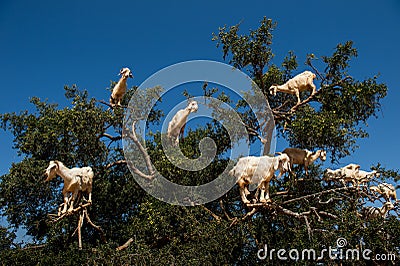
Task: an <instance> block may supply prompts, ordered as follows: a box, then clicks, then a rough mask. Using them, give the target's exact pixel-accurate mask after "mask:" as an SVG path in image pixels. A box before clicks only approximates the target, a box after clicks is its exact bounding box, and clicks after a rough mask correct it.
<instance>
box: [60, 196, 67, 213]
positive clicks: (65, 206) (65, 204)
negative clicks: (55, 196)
mask: <svg viewBox="0 0 400 266" xmlns="http://www.w3.org/2000/svg"><path fill="white" fill-rule="evenodd" d="M63 196H64V208H63V210H62V211H61V213H65V212H66V211H67V206H68V201H69V199H68V192H65V193H63Z"/></svg>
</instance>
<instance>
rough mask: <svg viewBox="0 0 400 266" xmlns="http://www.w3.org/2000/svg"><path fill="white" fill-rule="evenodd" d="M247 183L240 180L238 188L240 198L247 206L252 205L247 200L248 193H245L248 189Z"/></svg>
mask: <svg viewBox="0 0 400 266" xmlns="http://www.w3.org/2000/svg"><path fill="white" fill-rule="evenodd" d="M246 185H247V184H245V182H244V181H243V180H239V182H238V186H239V193H240V197H241V198H242V202H243V203H245V204H247V203H250V201H249V200H248V199H247V198H246V193H245V188H246Z"/></svg>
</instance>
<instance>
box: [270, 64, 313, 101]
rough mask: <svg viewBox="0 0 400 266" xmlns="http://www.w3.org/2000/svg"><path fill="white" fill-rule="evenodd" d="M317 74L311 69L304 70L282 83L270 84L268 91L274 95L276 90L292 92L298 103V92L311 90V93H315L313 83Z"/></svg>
mask: <svg viewBox="0 0 400 266" xmlns="http://www.w3.org/2000/svg"><path fill="white" fill-rule="evenodd" d="M316 77H317V76H316V75H315V74H314V73H312V72H311V71H304V72H303V73H300V74H298V75H297V76H295V77H293V78H291V79H289V80H288V81H287V82H286V83H285V84H283V85H272V86H271V87H270V88H269V91H270V93H271V94H272V95H273V96H275V95H276V92H278V91H279V92H284V93H288V94H294V95H296V97H297V104H299V103H300V92H302V91H311V95H313V94H315V93H316V89H317V88H316V87H315V85H314V83H313V81H314V79H315V78H316Z"/></svg>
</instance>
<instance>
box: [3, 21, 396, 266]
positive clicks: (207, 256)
mask: <svg viewBox="0 0 400 266" xmlns="http://www.w3.org/2000/svg"><path fill="white" fill-rule="evenodd" d="M276 26H277V24H276V23H275V22H273V21H272V20H270V19H267V18H264V19H263V20H262V21H261V22H260V26H259V27H258V28H257V29H256V30H252V31H250V32H249V33H247V34H245V33H243V34H242V33H241V31H240V25H235V26H231V27H227V26H224V27H222V28H219V31H218V32H217V33H214V34H213V41H215V42H216V45H217V47H220V48H222V56H223V59H224V60H226V62H227V63H229V64H231V65H233V66H234V67H235V68H238V69H240V70H242V71H244V72H246V73H247V74H248V75H249V76H250V77H251V78H252V79H253V80H254V82H255V83H256V84H257V85H258V87H259V88H260V89H261V90H262V92H263V93H264V97H266V98H267V99H268V102H269V105H270V107H271V110H272V114H273V117H274V120H275V124H276V128H277V132H278V137H279V139H281V140H285V141H287V143H289V145H290V146H291V147H298V148H307V149H309V150H316V149H324V150H326V151H327V152H328V158H329V160H330V161H331V162H332V163H337V162H340V160H341V159H343V158H345V157H346V156H349V155H350V154H352V153H353V152H354V151H355V149H356V148H357V145H356V143H357V140H359V139H360V138H367V137H368V133H367V131H366V123H367V121H368V119H369V118H371V117H378V116H377V114H378V112H379V110H380V101H381V99H383V98H384V97H385V96H386V93H387V86H386V85H385V84H383V83H381V82H380V81H379V78H378V77H377V76H375V77H371V78H367V79H365V80H357V79H356V78H354V77H353V76H352V73H351V64H350V63H351V59H352V58H354V57H356V56H358V53H357V49H356V48H355V47H353V43H352V41H348V42H346V43H341V44H338V45H337V46H336V47H335V48H334V51H333V53H332V54H331V55H315V54H313V53H312V51H310V53H309V54H308V55H306V60H305V62H304V63H305V65H301V66H299V62H298V59H297V56H296V55H295V54H294V53H293V52H291V51H289V52H288V55H287V56H286V57H285V58H284V60H283V62H282V63H281V64H276V63H274V62H275V61H274V60H273V59H274V54H273V52H272V48H271V45H272V41H273V35H272V33H273V30H274V29H275V28H276ZM305 69H307V70H310V71H312V72H314V73H315V74H316V75H317V80H316V82H315V84H316V85H317V92H316V93H315V94H313V95H310V94H309V93H308V92H304V93H302V94H301V102H300V103H299V104H297V99H296V97H295V96H293V95H288V94H285V93H277V95H276V96H272V95H270V93H269V88H270V86H271V85H273V84H282V83H284V82H286V81H287V80H289V79H290V78H292V77H293V76H294V75H295V74H297V73H300V72H301V71H302V70H305ZM113 85H114V83H113V84H111V87H112V86H113ZM200 88H201V85H199V90H197V95H195V94H196V92H192V91H190V93H191V94H193V95H190V96H208V97H215V98H218V99H220V100H222V101H224V102H226V103H228V104H230V105H232V107H233V108H235V110H237V113H238V114H239V115H240V117H242V119H243V123H244V124H245V125H246V129H247V130H248V133H249V135H250V139H251V141H252V143H257V142H258V141H260V140H259V139H260V138H262V137H263V136H262V134H263V132H262V131H261V130H260V125H259V124H258V123H257V121H256V120H255V119H254V115H253V114H252V110H250V109H249V106H248V105H247V104H246V103H245V102H244V101H243V100H238V101H236V102H235V101H234V100H233V99H234V97H231V95H229V93H227V92H225V91H224V89H223V88H218V86H217V87H215V88H212V89H209V88H208V87H207V84H204V85H203V90H201V89H200ZM64 90H65V96H66V98H67V99H68V100H69V101H70V104H69V105H68V106H67V107H65V108H60V107H59V106H58V105H56V104H51V103H49V102H47V101H43V100H41V99H39V98H37V97H33V98H32V99H31V103H32V104H33V106H34V111H32V112H28V111H22V112H20V113H6V114H1V115H0V121H1V126H2V128H3V129H4V130H6V131H9V132H11V134H12V135H13V136H14V142H13V143H14V146H13V147H14V149H16V150H17V152H18V155H20V157H21V158H22V159H21V161H19V162H15V163H13V164H12V165H11V166H10V170H9V172H8V173H7V174H5V175H3V176H1V179H0V180H1V181H0V209H1V214H2V215H3V216H4V217H5V218H6V220H7V222H8V224H9V228H8V230H6V228H4V227H2V228H0V229H1V240H0V243H1V247H2V249H1V251H0V256H1V258H2V260H1V262H2V263H3V264H10V265H11V264H24V265H37V264H40V265H42V264H45V263H48V264H71V265H72V264H73V265H79V264H85V265H86V264H88V265H98V264H105V265H123V264H130V265H137V264H149V265H153V264H161V265H172V264H177V265H209V264H216V265H231V264H233V265H254V264H256V263H260V262H262V263H265V264H271V265H277V264H280V263H281V262H282V261H279V260H278V261H277V260H272V261H271V260H269V259H266V260H262V259H260V258H259V256H257V254H258V252H259V250H260V249H264V247H265V245H266V244H267V245H268V247H270V248H271V249H285V250H290V249H294V248H296V249H297V250H302V249H314V250H316V251H321V250H322V249H324V248H327V247H329V246H332V247H336V245H337V239H338V238H344V239H346V240H347V246H346V247H349V248H357V247H358V248H359V247H360V245H364V248H368V249H371V250H372V252H373V254H389V253H393V254H397V255H398V249H399V247H400V239H399V238H398V235H399V233H400V222H399V217H398V208H397V206H396V208H395V209H394V210H392V211H390V212H389V215H388V217H387V218H385V219H384V218H381V219H380V218H378V219H372V220H365V219H363V218H361V217H360V216H359V215H358V213H360V211H361V209H362V208H364V207H365V206H366V205H371V204H372V203H374V205H375V206H380V205H382V202H383V199H382V198H378V197H376V196H375V195H373V194H372V193H371V192H370V191H369V190H368V187H367V186H365V187H361V188H359V189H358V188H356V187H352V186H343V185H342V184H340V183H337V184H336V183H333V182H325V181H324V179H323V176H324V170H325V169H324V167H323V166H322V164H318V163H314V164H313V165H312V166H310V170H309V172H310V173H309V175H308V176H306V175H305V174H304V170H303V168H301V167H294V169H293V173H287V174H286V175H285V177H284V178H282V179H275V180H273V181H272V182H271V186H270V191H271V194H272V200H273V202H272V203H270V204H259V203H256V204H250V205H245V204H243V203H242V202H241V200H240V197H239V192H238V188H237V187H236V186H234V187H233V188H232V189H231V190H230V191H229V192H228V193H227V194H225V195H224V196H222V197H221V198H219V199H217V200H215V201H213V202H209V203H207V204H203V205H196V204H194V205H195V206H187V207H186V206H177V205H170V204H167V203H165V202H163V201H160V200H158V199H156V198H153V197H152V196H151V195H149V194H147V193H146V192H145V191H144V190H143V189H142V188H141V187H140V186H139V185H138V183H137V182H136V181H135V179H134V178H133V176H132V175H139V176H140V173H142V174H143V175H144V176H145V175H148V176H149V179H151V175H152V171H149V170H151V169H149V167H148V166H146V160H139V159H140V158H138V160H137V161H135V162H133V166H134V167H135V168H136V169H137V171H136V173H134V174H132V173H131V171H129V169H128V165H127V163H128V162H127V161H126V160H125V157H124V153H123V148H122V139H123V138H124V137H126V135H124V134H125V133H124V132H125V130H126V128H124V127H125V125H124V123H123V121H124V113H125V111H126V110H127V109H128V108H127V105H128V102H129V99H130V98H131V96H132V95H133V94H135V92H137V90H138V89H137V87H132V88H131V89H130V90H129V91H128V92H127V94H126V95H125V97H124V100H123V104H122V105H123V106H122V107H116V108H109V106H107V105H106V104H104V103H102V102H101V101H100V100H101V99H94V98H90V97H89V92H88V91H87V90H81V89H78V87H77V86H75V85H73V86H65V88H64ZM162 90H163V88H160V87H155V88H152V89H150V90H148V91H147V93H148V94H145V95H141V96H140V97H141V98H140V101H139V102H140V103H141V104H142V106H136V108H137V110H136V111H140V110H142V109H143V108H145V106H147V105H149V104H150V101H151V99H152V96H153V95H158V94H159V93H161V92H162ZM185 95H186V96H188V93H187V92H186V93H184V94H183V95H182V97H183V99H184V97H185ZM106 97H107V96H105V98H106ZM188 97H189V96H188ZM163 118H164V110H163V109H162V104H161V102H160V104H156V105H155V107H154V108H153V109H152V111H151V113H150V116H149V117H148V119H147V121H146V123H147V124H146V127H147V128H148V130H147V132H148V134H147V136H146V138H145V139H140V138H139V139H137V140H136V139H135V138H134V137H135V136H130V137H131V139H132V141H133V143H136V145H139V146H140V145H142V146H145V147H146V149H143V151H142V155H143V158H146V156H148V158H149V159H150V160H151V162H152V166H154V168H155V169H157V171H158V172H160V173H162V174H163V175H164V176H166V177H167V178H168V179H169V180H171V181H173V182H176V183H179V184H183V185H200V184H204V183H207V182H209V181H211V180H213V179H215V178H216V177H217V176H218V175H219V174H220V173H221V172H223V171H224V169H225V168H226V167H227V165H228V163H229V161H230V160H229V159H230V158H229V157H227V155H226V154H227V151H229V150H230V149H231V143H230V141H229V136H227V132H226V130H225V129H224V127H223V125H221V124H220V123H219V122H218V121H217V120H212V121H209V122H207V123H205V124H204V125H203V126H198V127H196V128H195V129H190V130H188V131H187V133H186V135H185V138H184V141H183V142H181V143H180V145H179V148H180V149H181V150H182V153H183V154H185V156H187V157H189V158H198V157H199V156H200V155H201V154H200V150H199V148H198V147H199V143H200V141H201V140H202V139H204V138H205V137H210V138H212V139H213V140H214V142H215V144H216V146H217V152H216V155H215V158H214V159H213V160H212V162H211V163H210V164H209V165H208V166H207V167H206V168H204V169H202V170H201V171H196V172H191V171H185V170H182V169H180V168H179V167H176V166H175V165H174V164H173V163H171V162H170V161H169V160H168V158H167V156H166V155H165V151H164V150H163V146H162V134H163V133H164V132H160V130H159V129H158V127H157V126H158V125H159V123H160V122H161V121H162V120H163ZM128 135H129V134H128ZM128 137H129V136H128ZM138 143H139V144H138ZM143 158H141V159H143ZM55 159H56V160H60V161H62V162H63V163H64V164H65V165H68V166H70V167H74V166H79V167H80V166H91V167H92V168H93V169H94V172H95V177H94V184H93V196H92V199H93V204H92V205H91V206H90V207H88V212H89V213H90V217H91V219H92V221H93V222H94V223H96V224H97V225H98V226H100V227H101V229H102V230H103V232H104V233H105V238H103V237H102V236H101V234H100V233H99V232H98V231H97V230H94V228H93V227H85V226H83V227H82V238H83V239H82V240H83V243H84V244H83V249H82V250H78V246H77V243H76V242H77V239H76V235H75V229H76V223H77V216H76V215H70V216H67V217H65V218H64V219H61V220H59V221H57V222H56V223H54V222H53V221H52V220H51V219H49V214H52V213H55V212H56V209H57V207H58V205H59V204H60V203H61V202H62V198H61V192H60V190H61V182H62V181H61V179H59V178H58V179H56V181H53V182H50V183H45V182H44V179H45V178H44V176H43V172H44V169H46V167H47V165H48V163H49V161H50V160H55ZM366 167H370V168H372V169H375V170H377V171H378V172H379V173H380V177H379V178H375V179H374V180H373V181H372V183H378V182H388V183H396V182H397V181H398V179H399V177H398V173H397V172H396V171H394V170H391V169H384V168H382V167H381V165H380V162H376V165H371V166H363V168H366ZM131 169H132V167H131ZM19 228H24V229H26V232H27V235H29V237H30V239H32V240H31V241H30V242H29V243H16V236H15V233H16V231H17V230H18V229H19ZM318 255H319V254H318ZM275 259H276V257H275ZM338 260H340V259H339V258H336V260H335V259H331V258H329V257H328V256H325V257H323V258H321V259H320V260H319V261H318V262H321V263H325V264H327V265H334V264H336V263H338ZM397 261H398V259H397ZM307 262H310V261H302V260H298V261H295V260H293V263H295V264H296V263H297V264H299V265H301V264H306V263H307ZM314 263H316V261H312V264H314ZM346 263H348V264H353V265H360V264H364V265H367V264H368V263H369V262H368V261H364V260H360V261H356V260H349V261H346ZM393 263H394V261H393Z"/></svg>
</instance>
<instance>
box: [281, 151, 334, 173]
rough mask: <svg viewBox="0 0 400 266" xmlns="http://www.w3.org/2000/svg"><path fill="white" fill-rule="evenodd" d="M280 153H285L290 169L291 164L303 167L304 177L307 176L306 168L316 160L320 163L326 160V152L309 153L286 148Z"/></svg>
mask: <svg viewBox="0 0 400 266" xmlns="http://www.w3.org/2000/svg"><path fill="white" fill-rule="evenodd" d="M282 153H285V154H287V155H288V156H289V158H290V169H292V167H293V164H298V165H304V170H305V171H306V175H308V166H309V165H310V164H312V163H313V162H314V161H316V160H317V159H318V158H320V159H321V161H325V160H326V151H324V150H317V151H316V152H311V151H309V150H307V149H305V150H302V149H298V148H286V149H284V150H283V152H282Z"/></svg>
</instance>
